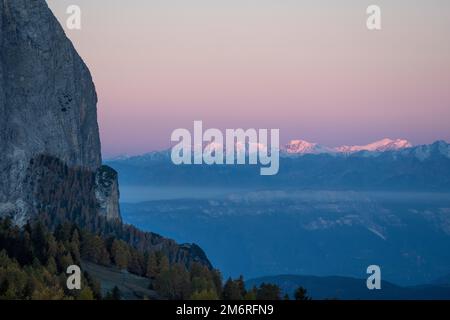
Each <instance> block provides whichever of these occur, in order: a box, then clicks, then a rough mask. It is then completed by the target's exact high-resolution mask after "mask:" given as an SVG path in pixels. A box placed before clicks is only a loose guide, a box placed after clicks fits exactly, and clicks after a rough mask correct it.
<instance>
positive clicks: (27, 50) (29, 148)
mask: <svg viewBox="0 0 450 320" xmlns="http://www.w3.org/2000/svg"><path fill="white" fill-rule="evenodd" d="M96 104H97V96H96V92H95V87H94V84H93V82H92V78H91V75H90V72H89V70H88V68H87V67H86V65H85V64H84V62H83V61H82V59H81V58H80V56H79V55H78V54H77V52H76V50H75V49H74V47H73V45H72V43H71V42H70V41H69V40H68V39H67V37H66V36H65V34H64V31H63V29H62V28H61V26H60V25H59V23H58V22H57V20H56V18H55V17H54V16H53V14H52V12H51V11H50V9H49V8H48V6H47V4H46V2H45V0H0V218H2V217H5V216H9V217H11V218H12V220H13V221H14V222H15V223H16V224H17V225H19V226H21V225H23V224H25V223H26V222H27V221H28V220H30V219H31V218H33V217H35V216H39V218H40V219H41V220H42V221H44V222H45V223H47V227H49V228H56V227H57V225H59V224H61V223H65V222H67V220H69V221H70V222H71V223H75V224H77V226H78V227H79V228H82V229H87V230H88V231H90V232H93V233H96V234H99V235H101V236H104V237H114V238H116V239H120V240H123V241H125V242H126V243H127V244H128V245H130V246H132V247H134V248H136V249H137V250H139V251H140V252H146V253H148V252H153V251H161V252H163V253H165V254H166V255H167V257H168V258H169V261H170V262H173V263H183V264H185V265H186V266H190V265H191V264H192V263H193V262H195V261H198V262H201V263H202V264H204V265H206V266H208V267H210V268H211V264H210V262H209V261H208V259H207V258H206V255H205V254H204V252H203V251H202V250H201V249H200V248H199V247H197V246H195V245H182V246H180V245H178V244H177V243H175V242H174V241H173V240H169V239H166V238H164V237H161V236H159V235H156V234H153V233H149V232H142V231H140V230H138V229H137V228H134V227H133V226H130V225H126V224H123V223H122V221H121V216H120V210H119V186H118V178H117V173H116V172H115V171H114V170H113V169H111V168H109V167H107V166H102V161H101V151H100V138H99V131H98V124H97V110H96Z"/></svg>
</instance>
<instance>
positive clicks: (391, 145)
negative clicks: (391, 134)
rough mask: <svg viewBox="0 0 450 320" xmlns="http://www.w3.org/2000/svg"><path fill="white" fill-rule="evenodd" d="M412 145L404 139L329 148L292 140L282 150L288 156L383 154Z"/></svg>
mask: <svg viewBox="0 0 450 320" xmlns="http://www.w3.org/2000/svg"><path fill="white" fill-rule="evenodd" d="M411 147H412V144H411V143H410V142H409V141H408V140H404V139H395V140H393V139H388V138H385V139H382V140H379V141H375V142H372V143H369V144H366V145H362V146H359V145H355V146H347V145H344V146H340V147H335V148H330V147H326V146H322V145H320V144H317V143H312V142H308V141H304V140H292V141H291V142H290V143H288V144H287V145H286V146H285V148H284V149H283V150H282V151H284V152H286V153H288V154H319V153H354V152H359V151H371V152H384V151H394V150H401V149H406V148H411Z"/></svg>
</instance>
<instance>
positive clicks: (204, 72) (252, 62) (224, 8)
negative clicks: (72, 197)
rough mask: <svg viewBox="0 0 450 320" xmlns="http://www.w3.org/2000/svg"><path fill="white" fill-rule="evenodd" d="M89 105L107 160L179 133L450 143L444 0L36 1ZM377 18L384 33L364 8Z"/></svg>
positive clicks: (449, 27)
mask: <svg viewBox="0 0 450 320" xmlns="http://www.w3.org/2000/svg"><path fill="white" fill-rule="evenodd" d="M47 2H48V3H49V5H50V7H51V8H52V9H53V11H54V13H55V14H56V15H57V16H58V18H59V19H60V21H62V22H63V23H64V26H65V19H66V17H67V15H66V14H65V10H66V8H67V6H68V5H70V4H78V5H79V6H80V7H81V9H82V30H80V31H69V30H66V32H67V34H68V36H69V37H70V38H71V39H72V41H73V42H74V44H75V47H76V48H77V49H78V51H79V53H80V55H81V56H82V57H83V59H84V60H85V61H86V63H87V64H88V66H89V68H90V70H91V72H92V74H93V78H94V82H95V84H96V87H97V92H98V96H99V106H98V110H99V122H100V129H101V134H102V145H103V152H104V155H105V156H107V157H108V156H112V155H117V154H124V153H127V154H139V153H144V152H147V151H151V150H155V149H161V148H167V147H168V146H169V145H170V134H171V132H172V131H173V130H174V129H176V128H192V125H193V121H194V120H203V122H204V126H205V127H217V128H222V129H224V128H239V127H243V128H279V129H280V133H281V139H282V143H285V142H287V141H288V140H290V139H305V140H308V141H313V142H318V143H321V144H325V145H328V146H336V145H341V144H366V143H368V142H371V141H373V140H378V139H381V138H385V137H391V138H406V139H409V140H410V141H411V142H412V143H414V144H421V143H430V142H433V141H434V140H438V139H444V140H447V141H450V125H449V123H450V41H449V39H450V1H448V0H397V1H392V0H390V1H388V0H383V1H382V0H372V1H364V0H342V1H335V0H308V1H300V0H222V1H218V0H189V1H187V0H164V1H162V0H158V1H156V0H127V1H125V0H108V1H102V0H47ZM370 4H377V5H379V6H380V7H381V8H382V14H383V16H382V19H383V20H382V27H383V29H382V30H381V31H376V32H373V31H368V30H367V29H366V13H365V11H366V8H367V6H368V5H370Z"/></svg>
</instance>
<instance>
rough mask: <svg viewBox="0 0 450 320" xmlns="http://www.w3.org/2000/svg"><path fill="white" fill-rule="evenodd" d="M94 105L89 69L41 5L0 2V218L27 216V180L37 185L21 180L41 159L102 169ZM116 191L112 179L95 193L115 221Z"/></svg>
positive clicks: (39, 1)
mask: <svg viewBox="0 0 450 320" xmlns="http://www.w3.org/2000/svg"><path fill="white" fill-rule="evenodd" d="M96 104H97V95H96V92H95V87H94V84H93V82H92V78H91V75H90V72H89V70H88V68H87V67H86V65H85V64H84V62H83V61H82V59H81V58H80V56H79V55H78V54H77V52H76V50H75V49H74V47H73V45H72V43H71V42H70V41H69V40H68V39H67V37H66V35H65V33H64V31H63V29H62V28H61V26H60V25H59V23H58V21H57V20H56V18H55V17H54V16H53V14H52V12H51V11H50V9H49V8H48V6H47V4H46V2H45V1H44V0H2V1H0V114H1V116H0V152H1V156H0V216H2V215H6V214H7V215H10V216H12V217H13V218H14V220H15V221H16V223H18V224H22V223H24V221H26V220H27V218H28V217H29V216H30V214H32V213H33V210H34V208H33V202H34V199H33V195H32V194H31V192H30V190H31V189H30V186H29V184H27V183H25V181H30V180H31V182H32V183H33V182H36V181H38V180H39V177H33V179H30V177H26V174H27V172H28V173H29V170H27V169H28V167H29V166H30V161H31V160H32V159H35V158H36V157H38V156H39V155H48V156H52V157H55V158H58V159H60V160H61V161H63V162H64V163H65V164H67V165H68V166H69V167H80V168H83V169H87V170H91V171H93V172H95V171H97V170H99V169H100V168H101V151H100V139H99V130H98V124H97V110H96ZM117 192H118V189H117V181H113V182H112V183H111V189H110V190H109V191H108V192H106V193H105V188H104V187H103V186H102V188H101V190H100V191H99V192H97V193H98V194H99V196H101V199H100V202H101V204H100V206H103V208H102V211H103V212H104V214H105V215H107V216H108V217H116V218H117V217H120V215H119V212H118V201H117V199H118V193H117ZM105 197H106V198H105ZM108 197H109V198H108ZM114 202H115V203H114ZM105 205H106V207H104V206H105ZM105 210H106V211H105ZM108 210H110V211H108Z"/></svg>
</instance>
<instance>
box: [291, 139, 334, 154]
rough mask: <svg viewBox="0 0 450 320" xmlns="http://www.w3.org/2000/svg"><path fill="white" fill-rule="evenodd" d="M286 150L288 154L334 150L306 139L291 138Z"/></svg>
mask: <svg viewBox="0 0 450 320" xmlns="http://www.w3.org/2000/svg"><path fill="white" fill-rule="evenodd" d="M285 151H286V153H288V154H318V153H328V152H332V150H331V149H330V148H328V147H325V146H322V145H320V144H318V143H314V142H308V141H305V140H291V141H290V142H289V143H288V144H287V145H286V146H285Z"/></svg>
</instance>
